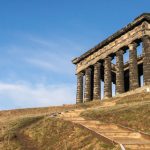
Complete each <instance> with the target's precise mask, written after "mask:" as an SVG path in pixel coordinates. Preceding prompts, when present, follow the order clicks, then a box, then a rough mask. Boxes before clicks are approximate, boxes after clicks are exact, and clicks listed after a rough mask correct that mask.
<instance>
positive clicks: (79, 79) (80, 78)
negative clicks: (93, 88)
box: [76, 72, 83, 104]
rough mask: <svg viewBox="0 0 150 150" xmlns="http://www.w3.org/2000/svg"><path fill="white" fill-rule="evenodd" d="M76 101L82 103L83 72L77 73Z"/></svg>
mask: <svg viewBox="0 0 150 150" xmlns="http://www.w3.org/2000/svg"><path fill="white" fill-rule="evenodd" d="M76 103H77V104H79V103H83V73H82V72H81V73H79V74H77V95H76Z"/></svg>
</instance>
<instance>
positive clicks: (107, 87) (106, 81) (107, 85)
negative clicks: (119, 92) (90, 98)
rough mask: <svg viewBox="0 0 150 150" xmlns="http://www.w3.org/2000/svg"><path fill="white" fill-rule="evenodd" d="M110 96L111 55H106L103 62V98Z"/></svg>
mask: <svg viewBox="0 0 150 150" xmlns="http://www.w3.org/2000/svg"><path fill="white" fill-rule="evenodd" d="M110 97H112V81H111V57H107V58H105V62H104V98H110Z"/></svg>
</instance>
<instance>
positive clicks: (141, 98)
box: [81, 93, 150, 134]
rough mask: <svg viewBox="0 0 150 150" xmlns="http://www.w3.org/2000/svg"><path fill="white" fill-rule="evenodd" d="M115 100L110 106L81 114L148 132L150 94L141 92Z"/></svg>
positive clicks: (149, 124)
mask: <svg viewBox="0 0 150 150" xmlns="http://www.w3.org/2000/svg"><path fill="white" fill-rule="evenodd" d="M115 100H116V105H114V106H112V107H106V108H99V109H91V110H87V111H85V112H83V113H82V114H81V116H83V117H85V118H88V119H95V120H100V121H103V122H109V123H116V124H120V125H123V126H127V127H130V128H132V129H135V130H139V131H143V132H146V133H149V134H150V94H149V93H147V94H145V93H142V94H135V95H131V96H126V97H124V98H119V99H118V100H117V99H115Z"/></svg>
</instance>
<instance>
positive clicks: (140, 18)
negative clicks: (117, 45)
mask: <svg viewBox="0 0 150 150" xmlns="http://www.w3.org/2000/svg"><path fill="white" fill-rule="evenodd" d="M143 21H148V22H150V13H143V14H141V15H140V16H138V17H137V18H135V19H134V20H133V21H132V22H131V23H129V24H128V25H127V26H125V27H124V28H122V29H120V30H119V31H117V32H116V33H114V34H113V35H111V36H109V37H108V38H107V39H105V40H104V41H102V42H100V43H99V44H97V45H96V46H95V47H93V48H91V49H90V50H88V51H87V52H85V53H84V54H82V55H81V56H79V57H76V58H74V59H73V60H72V62H73V64H77V63H79V62H80V61H81V60H83V59H84V58H86V57H88V56H89V55H91V54H92V53H94V52H96V51H98V50H99V49H100V48H102V47H104V46H105V45H107V44H108V43H110V42H111V41H113V40H115V39H116V38H118V37H120V36H121V35H123V34H124V33H126V32H128V31H130V30H132V29H133V28H134V27H135V26H138V25H139V24H141V22H143Z"/></svg>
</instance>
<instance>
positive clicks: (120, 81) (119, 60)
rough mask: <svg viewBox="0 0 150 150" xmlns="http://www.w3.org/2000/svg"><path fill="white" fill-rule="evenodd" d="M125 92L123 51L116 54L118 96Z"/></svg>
mask: <svg viewBox="0 0 150 150" xmlns="http://www.w3.org/2000/svg"><path fill="white" fill-rule="evenodd" d="M123 92H124V68H123V50H119V51H117V52H116V94H121V93H123Z"/></svg>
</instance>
